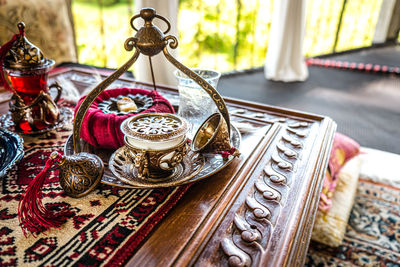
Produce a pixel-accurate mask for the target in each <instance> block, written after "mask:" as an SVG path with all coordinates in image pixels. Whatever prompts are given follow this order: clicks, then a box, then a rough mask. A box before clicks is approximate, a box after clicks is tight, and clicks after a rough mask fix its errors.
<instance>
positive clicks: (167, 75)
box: [133, 0, 179, 85]
mask: <svg viewBox="0 0 400 267" xmlns="http://www.w3.org/2000/svg"><path fill="white" fill-rule="evenodd" d="M178 3H179V1H178V0H138V1H135V9H136V10H135V11H136V12H135V14H138V13H139V12H140V9H142V8H144V7H151V8H154V9H155V10H156V12H157V14H158V15H161V16H163V17H165V18H166V19H168V20H169V22H170V23H171V30H170V31H169V32H168V33H167V34H166V35H174V36H175V37H176V38H178ZM137 21H139V22H137ZM142 22H143V20H142V19H137V20H136V21H135V25H136V28H138V27H140V26H141V25H143V24H142ZM153 22H154V24H155V25H156V26H157V27H158V28H160V30H161V31H163V32H164V31H165V30H166V29H167V26H166V24H165V22H164V21H161V20H160V19H157V18H156V19H154V20H153ZM139 23H140V24H139ZM139 25H140V26H139ZM177 50H178V48H177V49H171V48H169V52H170V53H171V54H172V55H173V56H174V57H175V58H176V57H177V56H178V53H177ZM151 59H152V64H153V69H154V76H155V80H156V83H157V84H165V85H176V84H177V82H176V79H175V77H174V74H173V71H174V70H175V69H176V68H175V67H174V66H173V65H172V64H171V63H169V61H168V60H167V59H166V58H165V56H164V54H163V52H161V53H159V54H158V55H156V56H153V57H152V58H151ZM133 66H134V71H135V76H136V79H137V80H139V81H146V82H150V83H151V81H152V80H151V71H150V65H149V59H148V57H147V56H144V55H140V56H139V59H138V61H137V62H136V63H135V64H134V65H133Z"/></svg>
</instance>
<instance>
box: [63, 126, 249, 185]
mask: <svg viewBox="0 0 400 267" xmlns="http://www.w3.org/2000/svg"><path fill="white" fill-rule="evenodd" d="M240 143H241V135H240V132H239V130H238V129H237V128H236V127H235V126H233V125H231V144H232V146H234V147H236V148H238V149H239V150H240ZM81 149H82V151H83V152H88V153H92V154H96V155H97V156H99V157H100V158H101V159H102V160H103V162H104V175H103V178H102V180H101V182H102V183H104V184H108V185H112V186H119V187H125V188H159V187H170V186H180V185H184V184H189V183H192V182H196V181H199V180H202V179H204V178H207V177H209V176H211V175H213V174H215V173H217V172H219V171H220V170H222V169H223V168H225V167H226V166H228V165H229V164H230V163H231V162H232V161H233V160H234V157H233V156H229V157H228V158H227V159H225V160H224V159H223V158H222V156H221V155H219V154H209V153H207V154H202V157H203V158H204V166H203V168H201V170H200V172H199V173H197V174H196V175H195V176H193V177H190V178H189V179H188V177H186V176H185V177H181V178H180V179H179V180H178V181H175V182H174V183H173V184H171V183H165V182H162V181H160V182H152V183H149V182H147V181H146V182H143V183H138V184H136V185H133V184H128V183H126V182H124V181H123V180H122V179H119V178H118V177H116V176H115V175H114V174H113V173H112V172H111V170H110V168H109V166H108V162H109V160H110V157H111V156H112V154H113V153H114V152H115V150H110V149H101V148H95V147H93V146H92V145H90V144H89V143H87V142H86V141H84V140H82V139H81ZM73 153H74V145H73V142H72V135H71V136H69V137H68V139H67V142H66V143H65V146H64V154H65V155H67V156H69V155H72V154H73ZM192 153H194V152H192Z"/></svg>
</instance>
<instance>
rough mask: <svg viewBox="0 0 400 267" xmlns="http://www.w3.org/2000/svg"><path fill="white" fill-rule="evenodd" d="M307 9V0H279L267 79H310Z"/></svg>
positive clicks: (269, 46)
mask: <svg viewBox="0 0 400 267" xmlns="http://www.w3.org/2000/svg"><path fill="white" fill-rule="evenodd" d="M305 11H306V0H275V2H274V12H273V18H272V25H271V35H270V39H269V44H268V51H267V56H266V59H265V65H264V74H265V77H266V78H267V79H270V80H274V81H283V82H295V81H304V80H306V79H307V77H308V69H307V66H306V64H305V61H304V58H303V39H304V34H305Z"/></svg>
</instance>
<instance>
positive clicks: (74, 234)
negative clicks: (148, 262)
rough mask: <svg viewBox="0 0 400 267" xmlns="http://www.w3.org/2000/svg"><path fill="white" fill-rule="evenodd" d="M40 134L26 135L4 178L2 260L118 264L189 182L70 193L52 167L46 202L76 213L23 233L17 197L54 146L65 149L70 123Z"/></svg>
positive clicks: (0, 233) (0, 235)
mask: <svg viewBox="0 0 400 267" xmlns="http://www.w3.org/2000/svg"><path fill="white" fill-rule="evenodd" d="M67 127H68V128H67V129H59V130H57V131H53V132H51V133H47V134H43V135H41V136H37V137H29V136H28V137H27V136H25V137H24V141H25V156H24V158H23V159H22V160H21V162H20V163H19V164H18V165H17V166H16V167H15V168H14V169H13V170H11V171H10V172H9V173H8V175H7V176H6V177H4V179H3V180H2V184H1V192H0V266H16V265H18V266H38V265H41V266H42V265H43V266H69V265H76V266H78V265H84V266H115V265H122V264H124V263H126V261H127V260H129V258H130V257H131V255H132V254H133V253H135V251H136V250H137V248H138V246H139V245H140V243H141V242H142V241H143V239H144V238H145V237H146V235H148V234H149V232H150V231H151V229H152V228H153V227H154V226H155V225H156V224H157V223H158V222H159V221H160V220H161V219H162V217H163V216H164V215H165V214H166V213H167V212H168V211H169V210H170V209H171V208H172V207H173V206H174V205H175V204H176V202H177V201H178V200H179V198H180V197H181V196H182V195H183V194H184V192H185V191H186V190H187V188H188V186H184V187H179V188H164V189H153V190H143V189H123V188H118V187H111V186H107V185H103V184H101V185H100V186H98V188H97V189H96V190H95V191H93V192H91V193H90V194H89V195H87V196H85V197H83V198H78V199H74V198H70V197H68V196H66V195H65V194H64V193H63V190H62V188H61V187H60V185H59V182H58V170H57V168H55V167H54V168H53V169H52V170H51V171H50V173H49V175H48V177H47V178H46V181H45V184H44V187H43V203H44V204H45V205H47V207H49V208H51V209H54V210H58V209H61V208H64V207H70V208H71V209H72V211H73V214H71V216H70V217H69V218H68V219H66V221H65V223H64V224H63V225H62V227H61V228H60V229H51V230H48V231H45V232H42V233H40V234H39V235H38V236H37V237H34V236H32V235H29V236H27V237H25V236H24V234H23V231H22V229H21V228H20V226H19V223H18V215H17V211H18V203H19V200H20V198H21V196H22V194H23V193H24V190H25V189H26V188H27V185H28V184H29V182H30V181H31V180H32V179H33V178H34V177H35V176H36V175H37V174H38V173H39V172H40V170H41V169H42V168H43V166H44V164H45V161H46V160H47V158H48V156H49V155H50V153H51V152H52V151H59V152H61V153H62V152H63V147H64V143H65V141H66V138H67V137H68V136H69V135H70V134H71V125H68V126H67Z"/></svg>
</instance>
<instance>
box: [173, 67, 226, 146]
mask: <svg viewBox="0 0 400 267" xmlns="http://www.w3.org/2000/svg"><path fill="white" fill-rule="evenodd" d="M191 70H192V71H193V72H195V73H196V74H197V75H199V76H200V77H202V78H203V79H204V80H206V81H207V82H208V83H209V84H211V85H212V86H213V87H214V88H215V89H217V84H218V81H219V78H220V77H221V73H220V72H218V71H215V70H210V69H198V68H194V69H191ZM174 74H175V77H176V79H177V80H178V89H179V110H178V115H179V116H181V117H183V118H185V119H186V120H187V121H188V122H189V123H190V126H191V127H190V131H189V132H188V135H187V137H188V138H189V139H191V140H192V139H193V137H194V135H195V133H196V131H197V130H198V129H199V127H200V126H201V124H202V123H203V122H204V121H205V120H206V119H207V118H208V117H209V116H210V115H211V114H213V113H215V112H217V111H218V108H217V106H216V105H215V103H214V101H213V100H212V98H211V96H210V95H209V94H208V93H207V92H206V91H205V90H204V89H203V88H201V87H200V85H198V84H197V83H196V82H195V81H194V80H192V79H190V78H189V77H188V76H187V75H186V74H184V73H183V72H181V71H180V70H176V71H175V72H174Z"/></svg>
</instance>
